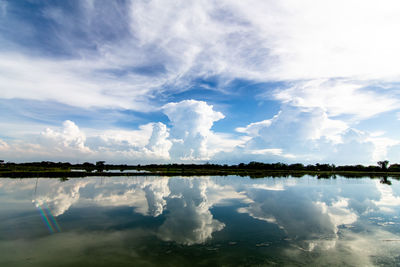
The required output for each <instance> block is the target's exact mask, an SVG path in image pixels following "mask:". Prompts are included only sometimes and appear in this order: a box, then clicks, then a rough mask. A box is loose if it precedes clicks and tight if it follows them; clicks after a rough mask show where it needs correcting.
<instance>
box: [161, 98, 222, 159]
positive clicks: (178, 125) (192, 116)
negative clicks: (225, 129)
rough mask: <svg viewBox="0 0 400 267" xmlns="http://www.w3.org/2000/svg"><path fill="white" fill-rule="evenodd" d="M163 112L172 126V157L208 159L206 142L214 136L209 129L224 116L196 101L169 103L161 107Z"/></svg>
mask: <svg viewBox="0 0 400 267" xmlns="http://www.w3.org/2000/svg"><path fill="white" fill-rule="evenodd" d="M163 111H164V113H165V114H166V115H167V116H168V118H169V120H170V121H171V124H172V128H171V138H172V139H173V140H174V144H173V146H172V148H171V154H172V156H173V157H174V158H180V159H182V160H186V159H187V160H207V159H209V158H210V156H211V155H210V152H209V150H208V146H207V142H208V139H209V137H210V136H212V135H214V133H213V132H212V131H211V127H212V126H213V124H214V122H215V121H218V120H220V119H223V118H224V115H223V114H222V113H221V112H218V111H214V110H213V106H212V105H208V104H207V103H206V102H203V101H196V100H184V101H181V102H179V103H169V104H167V105H165V106H164V107H163Z"/></svg>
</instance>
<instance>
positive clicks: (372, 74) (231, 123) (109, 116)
mask: <svg viewBox="0 0 400 267" xmlns="http://www.w3.org/2000/svg"><path fill="white" fill-rule="evenodd" d="M398 14H400V3H399V2H398V1H396V0H387V1H386V0H385V1H377V0H376V1H375V0H321V1H312V0H301V1H299V0H281V1H272V0H265V1H253V0H248V1H240V0H237V1H234V0H230V1H225V0H220V1H214V0H200V1H188V0H182V1H180V0H174V1H172V0H171V1H170V0H159V1H157V0H132V1H127V0H126V1H125V0H115V1H106V0H79V1H78V0H71V1H40V0H37V1H33V0H26V1H11V0H10V1H7V0H0V159H4V160H5V161H13V162H26V161H42V160H50V161H69V162H71V163H82V162H86V161H89V162H94V161H98V160H105V161H106V162H109V163H127V164H147V163H175V162H176V163H205V162H212V163H221V164H225V163H227V164H236V163H240V162H249V161H262V162H278V161H279V162H285V163H296V162H301V163H305V164H308V163H312V164H313V163H317V162H318V163H334V164H341V165H343V164H366V165H369V164H376V162H377V161H378V160H385V159H386V160H389V161H390V162H391V163H395V162H400V136H399V133H400V49H399V47H400V36H399V35H398V28H399V27H400V16H399V15H398Z"/></svg>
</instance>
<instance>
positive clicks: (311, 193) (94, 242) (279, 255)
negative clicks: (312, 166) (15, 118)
mask: <svg viewBox="0 0 400 267" xmlns="http://www.w3.org/2000/svg"><path fill="white" fill-rule="evenodd" d="M399 211H400V185H399V182H398V181H396V180H392V184H391V185H388V184H383V183H380V181H379V179H369V178H363V179H360V178H358V179H346V178H342V177H337V178H336V179H316V178H313V177H309V176H305V177H303V178H263V179H250V178H243V177H236V176H228V177H189V178H188V177H150V176H149V177H107V178H101V177H91V178H73V179H69V180H67V181H61V180H58V179H54V178H53V179H46V178H40V179H1V180H0V266H72V265H73V266H190V265H204V266H206V265H207V266H211V265H214V266H260V265H261V266H263V265H287V266H298V265H341V266H399V265H400V252H399V251H400V234H399V232H400V231H399V230H400V217H399Z"/></svg>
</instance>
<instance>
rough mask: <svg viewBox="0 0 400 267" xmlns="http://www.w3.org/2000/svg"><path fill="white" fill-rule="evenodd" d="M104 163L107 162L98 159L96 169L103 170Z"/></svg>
mask: <svg viewBox="0 0 400 267" xmlns="http://www.w3.org/2000/svg"><path fill="white" fill-rule="evenodd" d="M104 163H106V162H105V161H103V160H102V161H97V162H96V169H97V172H103V171H104Z"/></svg>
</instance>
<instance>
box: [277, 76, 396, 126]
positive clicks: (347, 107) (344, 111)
mask: <svg viewBox="0 0 400 267" xmlns="http://www.w3.org/2000/svg"><path fill="white" fill-rule="evenodd" d="M365 87H366V84H365V83H361V82H358V83H357V82H354V81H346V80H343V79H335V80H326V79H325V80H312V81H307V82H298V83H295V84H294V85H293V86H291V87H289V88H286V89H279V90H276V91H275V92H274V94H273V97H274V98H275V99H277V100H280V101H282V103H285V104H289V105H291V106H294V107H299V108H321V109H322V110H324V111H325V112H326V113H327V115H328V116H338V115H352V116H354V117H355V118H356V119H363V118H369V117H372V116H374V115H377V114H380V113H382V112H386V111H390V110H394V109H398V108H399V104H400V102H399V99H398V97H396V93H395V92H394V91H393V90H389V89H387V88H384V87H383V88H382V87H381V88H379V89H376V88H375V89H372V88H365ZM377 87H379V85H377ZM382 91H383V92H382ZM371 103H374V105H371Z"/></svg>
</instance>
